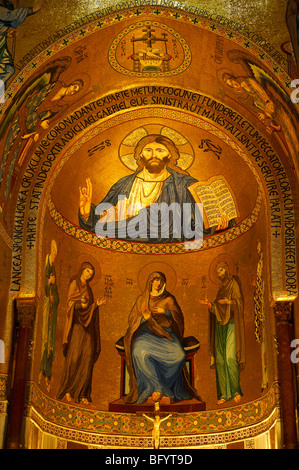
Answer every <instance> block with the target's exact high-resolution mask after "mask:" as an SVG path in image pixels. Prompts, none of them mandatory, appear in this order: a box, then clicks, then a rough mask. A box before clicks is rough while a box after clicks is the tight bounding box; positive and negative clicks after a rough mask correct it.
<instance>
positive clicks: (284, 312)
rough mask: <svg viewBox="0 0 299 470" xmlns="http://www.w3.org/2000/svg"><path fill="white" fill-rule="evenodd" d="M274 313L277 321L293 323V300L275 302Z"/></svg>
mask: <svg viewBox="0 0 299 470" xmlns="http://www.w3.org/2000/svg"><path fill="white" fill-rule="evenodd" d="M274 313H275V318H276V322H277V323H292V302H287V301H283V302H275V304H274Z"/></svg>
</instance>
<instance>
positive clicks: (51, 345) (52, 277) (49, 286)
mask: <svg viewBox="0 0 299 470" xmlns="http://www.w3.org/2000/svg"><path fill="white" fill-rule="evenodd" d="M56 256H57V244H56V242H55V240H52V243H51V252H50V254H49V255H47V257H46V267H45V298H44V308H43V336H42V359H41V364H40V373H39V383H40V382H41V380H42V377H45V382H46V387H47V390H48V392H49V391H50V389H51V377H52V366H53V362H54V358H55V341H56V325H57V309H58V304H59V295H58V288H57V279H56V272H55V265H54V262H55V259H56Z"/></svg>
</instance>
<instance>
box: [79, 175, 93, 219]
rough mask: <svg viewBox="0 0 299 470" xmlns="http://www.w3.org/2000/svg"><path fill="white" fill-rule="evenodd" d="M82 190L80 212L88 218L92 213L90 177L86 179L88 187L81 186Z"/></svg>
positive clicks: (80, 189) (80, 190)
mask: <svg viewBox="0 0 299 470" xmlns="http://www.w3.org/2000/svg"><path fill="white" fill-rule="evenodd" d="M79 192H80V214H81V215H82V217H84V218H87V217H88V216H89V214H90V207H91V197H92V184H91V181H90V178H87V179H86V187H84V188H81V186H80V187H79Z"/></svg>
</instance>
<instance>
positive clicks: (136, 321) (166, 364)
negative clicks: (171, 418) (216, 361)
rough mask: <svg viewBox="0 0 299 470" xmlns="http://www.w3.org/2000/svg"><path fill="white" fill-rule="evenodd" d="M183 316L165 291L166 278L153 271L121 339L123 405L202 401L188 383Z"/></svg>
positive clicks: (171, 297) (174, 301)
mask: <svg viewBox="0 0 299 470" xmlns="http://www.w3.org/2000/svg"><path fill="white" fill-rule="evenodd" d="M183 335H184V317H183V313H182V311H181V308H180V306H179V305H178V303H177V301H176V299H175V297H174V296H173V295H172V294H170V293H169V292H167V290H166V277H165V275H164V274H163V273H161V272H153V273H152V274H150V276H149V277H148V280H147V284H146V287H145V290H144V292H143V293H142V294H141V295H139V296H138V297H137V299H136V302H135V304H134V306H133V308H132V310H131V313H130V315H129V327H128V329H127V332H126V334H125V336H124V346H125V353H126V364H127V368H128V372H129V377H130V379H129V385H130V391H129V393H128V395H126V396H125V397H124V401H125V403H136V404H137V405H139V404H141V403H144V402H145V401H146V400H147V399H148V398H150V397H151V398H152V399H153V401H154V402H158V401H160V400H161V399H162V397H163V395H164V396H166V397H169V398H171V399H173V401H180V400H188V399H192V398H196V399H197V400H201V399H200V397H199V396H198V394H197V392H196V390H195V389H194V388H193V387H192V385H191V384H190V382H189V378H188V373H187V370H186V365H185V358H186V355H185V351H184V348H183V346H182V342H183Z"/></svg>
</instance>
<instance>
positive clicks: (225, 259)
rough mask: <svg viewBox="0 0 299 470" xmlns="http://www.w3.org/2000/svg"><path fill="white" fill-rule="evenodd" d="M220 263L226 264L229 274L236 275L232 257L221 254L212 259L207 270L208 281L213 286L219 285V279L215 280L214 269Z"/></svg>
mask: <svg viewBox="0 0 299 470" xmlns="http://www.w3.org/2000/svg"><path fill="white" fill-rule="evenodd" d="M221 262H225V263H227V264H228V267H229V272H230V274H236V262H235V261H234V259H233V258H232V256H231V255H229V254H228V253H221V254H220V255H218V256H216V258H214V259H213V261H212V263H211V264H210V269H209V276H210V279H211V281H212V282H213V283H214V284H217V285H219V279H218V278H217V275H216V267H217V265H218V264H219V263H221Z"/></svg>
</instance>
